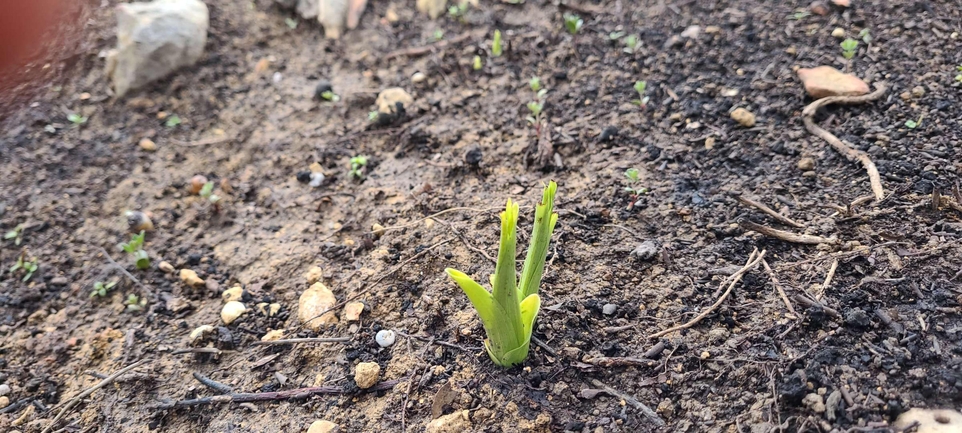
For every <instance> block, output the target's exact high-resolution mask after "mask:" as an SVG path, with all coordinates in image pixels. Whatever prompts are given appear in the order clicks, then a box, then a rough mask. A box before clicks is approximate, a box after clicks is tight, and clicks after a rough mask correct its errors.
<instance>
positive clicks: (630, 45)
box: [623, 35, 638, 54]
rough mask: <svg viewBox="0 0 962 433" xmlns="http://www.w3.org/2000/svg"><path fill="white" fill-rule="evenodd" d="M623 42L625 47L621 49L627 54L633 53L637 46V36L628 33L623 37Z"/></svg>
mask: <svg viewBox="0 0 962 433" xmlns="http://www.w3.org/2000/svg"><path fill="white" fill-rule="evenodd" d="M624 43H625V48H624V50H623V51H624V52H626V53H628V54H631V53H634V52H635V49H636V48H638V36H637V35H628V36H626V37H625V40H624Z"/></svg>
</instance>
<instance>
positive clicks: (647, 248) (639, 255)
mask: <svg viewBox="0 0 962 433" xmlns="http://www.w3.org/2000/svg"><path fill="white" fill-rule="evenodd" d="M660 250H661V248H659V247H658V244H656V243H655V241H651V240H648V241H644V242H642V243H641V245H638V246H637V247H636V248H635V249H634V250H633V251H632V252H631V256H632V257H634V258H636V259H638V260H651V259H653V258H655V256H656V255H657V254H658V252H659V251H660Z"/></svg>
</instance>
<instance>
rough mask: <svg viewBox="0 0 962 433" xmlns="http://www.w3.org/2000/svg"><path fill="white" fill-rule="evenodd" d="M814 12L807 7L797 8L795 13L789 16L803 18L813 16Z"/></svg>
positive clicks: (790, 17)
mask: <svg viewBox="0 0 962 433" xmlns="http://www.w3.org/2000/svg"><path fill="white" fill-rule="evenodd" d="M811 15H812V13H811V12H809V11H808V10H807V9H795V13H794V14H791V15H789V16H788V19H790V20H803V19H805V18H808V17H809V16H811Z"/></svg>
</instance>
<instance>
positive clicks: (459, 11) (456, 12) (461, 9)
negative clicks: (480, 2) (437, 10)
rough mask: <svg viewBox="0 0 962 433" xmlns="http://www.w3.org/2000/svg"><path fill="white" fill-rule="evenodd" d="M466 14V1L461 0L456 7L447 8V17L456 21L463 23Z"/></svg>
mask: <svg viewBox="0 0 962 433" xmlns="http://www.w3.org/2000/svg"><path fill="white" fill-rule="evenodd" d="M467 14H468V0H462V1H461V2H460V3H458V4H457V5H452V6H451V7H449V8H448V16H450V17H451V18H454V19H456V20H458V21H461V22H464V16H465V15H467Z"/></svg>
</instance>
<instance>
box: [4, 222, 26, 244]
mask: <svg viewBox="0 0 962 433" xmlns="http://www.w3.org/2000/svg"><path fill="white" fill-rule="evenodd" d="M3 239H5V240H10V239H13V244H14V245H17V246H19V245H20V242H23V224H18V225H17V226H16V227H14V228H13V230H10V231H8V232H6V233H5V234H4V235H3Z"/></svg>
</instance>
